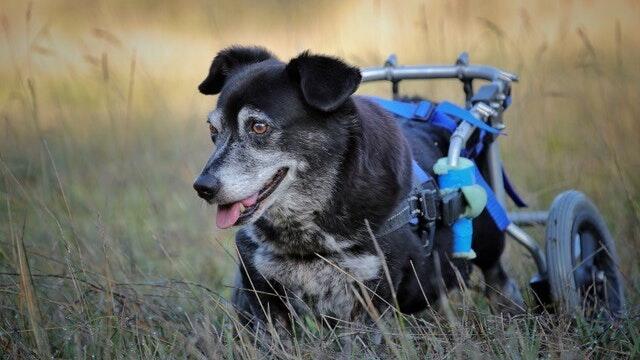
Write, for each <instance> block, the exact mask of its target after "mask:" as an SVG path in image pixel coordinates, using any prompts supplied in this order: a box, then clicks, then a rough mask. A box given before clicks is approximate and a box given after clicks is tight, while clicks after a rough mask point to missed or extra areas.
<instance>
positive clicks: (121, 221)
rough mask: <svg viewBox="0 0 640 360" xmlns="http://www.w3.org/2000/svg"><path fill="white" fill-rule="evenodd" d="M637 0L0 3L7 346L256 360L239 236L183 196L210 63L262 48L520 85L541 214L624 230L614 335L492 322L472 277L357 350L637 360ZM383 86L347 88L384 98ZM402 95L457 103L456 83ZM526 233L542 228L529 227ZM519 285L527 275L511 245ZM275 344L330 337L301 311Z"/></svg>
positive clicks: (540, 323)
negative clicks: (245, 313) (450, 69)
mask: <svg viewBox="0 0 640 360" xmlns="http://www.w3.org/2000/svg"><path fill="white" fill-rule="evenodd" d="M638 19H640V3H638V2H637V1H632V0H629V1H622V0H616V1H609V2H606V3H605V2H599V1H588V0H584V1H567V2H560V3H556V2H552V1H539V2H528V1H498V0H490V1H483V2H481V3H480V2H475V1H470V0H469V1H464V0H455V1H446V2H444V1H443V2H435V1H429V2H424V3H423V2H419V1H414V0H411V1H404V2H402V4H401V5H400V4H398V3H396V2H385V1H374V0H367V1H365V0H362V1H352V0H349V1H341V2H332V1H313V2H312V1H301V2H284V1H275V0H268V1H260V2H257V1H256V2H251V1H227V0H225V1H204V0H202V1H199V0H189V1H181V2H154V1H144V0H143V1H136V2H128V1H121V0H116V1H96V2H75V1H69V0H59V1H35V2H29V3H27V2H25V1H12V0H9V1H5V2H3V3H2V4H0V84H1V85H0V355H2V356H3V357H6V358H48V357H54V358H145V359H146V358H221V357H225V358H254V357H262V356H265V351H264V349H263V348H264V346H263V345H262V344H259V343H255V342H252V339H251V338H250V337H249V336H248V334H247V333H246V331H244V330H243V329H241V328H239V324H238V323H237V321H236V320H235V318H234V317H233V315H232V311H231V307H230V305H229V303H228V301H227V299H228V298H229V294H230V287H229V284H231V282H232V276H233V275H232V273H233V271H232V270H233V268H234V266H235V248H234V245H233V233H232V232H230V231H217V230H216V229H215V224H214V221H213V216H214V209H213V208H212V207H209V206H205V205H204V204H203V203H202V201H200V200H199V199H198V198H197V196H196V194H195V193H194V191H193V189H192V188H191V184H192V181H193V179H194V178H195V176H196V175H197V174H198V172H199V171H200V167H201V166H202V164H203V163H204V161H205V160H206V159H207V157H208V156H209V152H210V151H211V145H210V141H209V138H208V134H207V132H208V130H207V128H206V126H205V124H204V120H205V116H206V114H207V112H208V111H209V110H210V108H211V107H212V106H213V105H214V102H215V99H214V98H211V97H204V96H202V95H200V94H199V93H198V92H197V90H196V87H197V84H198V83H199V82H200V81H201V80H202V79H203V77H204V76H205V73H206V71H207V69H208V66H209V63H210V61H211V59H212V57H213V56H214V54H215V53H216V52H217V51H218V50H219V49H221V48H223V47H225V46H228V45H231V44H259V45H264V46H266V47H268V48H269V49H271V50H272V51H273V52H274V53H276V54H277V55H278V56H280V57H281V58H282V59H288V58H290V57H292V56H295V55H296V54H297V53H299V52H301V51H303V50H306V49H311V50H312V51H314V52H319V53H327V54H333V55H337V56H340V57H343V58H344V59H346V60H348V61H349V62H351V63H353V64H357V65H359V66H373V65H380V64H382V63H383V62H384V60H385V58H386V57H387V55H388V54H390V53H396V54H397V55H398V58H399V61H400V63H403V64H409V63H440V64H451V63H453V62H454V61H455V59H456V57H457V55H458V54H459V53H460V52H461V51H463V50H467V51H468V52H469V53H470V55H471V62H472V63H483V64H490V65H494V66H497V67H501V68H504V69H508V70H510V71H513V72H516V73H518V74H519V76H520V79H521V81H520V83H518V84H516V85H515V87H514V103H513V106H512V107H511V108H510V109H509V110H508V112H507V116H506V118H505V119H506V123H507V126H508V128H507V136H504V137H503V138H502V140H501V141H502V147H503V150H504V159H505V163H506V166H507V168H508V169H509V172H510V175H511V178H512V180H513V181H514V182H515V183H516V184H517V187H518V189H519V190H520V191H521V193H522V194H523V195H524V196H525V197H526V199H527V200H528V201H529V203H530V204H531V205H532V207H534V208H540V209H542V208H545V207H547V206H548V205H549V204H550V202H551V201H552V200H553V198H554V197H555V195H557V194H558V193H559V192H561V191H563V190H564V189H569V188H577V189H580V190H582V191H584V192H586V193H587V194H588V195H589V196H590V197H592V198H593V199H594V201H595V203H596V204H598V206H599V208H600V209H601V210H602V212H603V214H604V216H605V218H606V220H607V222H608V224H609V226H610V229H611V231H612V233H613V235H614V236H615V238H616V240H617V245H618V251H619V253H620V256H621V271H622V272H623V274H624V277H625V280H626V291H627V294H628V297H629V315H628V318H627V319H623V320H621V321H620V322H618V323H616V324H614V325H611V326H609V325H602V324H594V323H588V322H584V321H581V320H580V319H577V320H569V319H562V318H559V317H556V316H550V315H548V314H542V315H536V314H529V315H526V316H522V317H518V318H514V319H507V318H503V317H501V316H495V315H492V314H491V312H490V310H489V308H488V306H487V304H486V302H485V300H484V298H483V296H482V292H481V290H480V289H481V286H482V284H481V282H480V278H479V277H474V281H473V282H472V286H471V287H470V288H469V289H468V290H467V291H465V292H462V293H461V294H456V295H455V296H452V298H451V299H447V300H448V301H446V303H445V304H444V305H445V306H444V307H445V308H446V309H450V310H451V311H440V312H433V311H427V313H425V314H421V315H420V316H417V317H405V316H400V315H398V316H396V317H395V321H394V322H393V323H392V324H389V325H388V326H386V327H384V329H382V330H383V333H384V334H385V336H384V342H383V344H385V346H384V347H383V348H382V349H375V348H369V346H368V345H365V344H364V343H363V344H362V345H361V346H360V347H357V348H356V349H354V353H353V357H354V358H360V357H365V356H366V357H374V356H378V357H381V358H388V357H390V358H394V357H399V358H424V357H425V356H429V357H432V358H510V359H522V358H524V359H535V358H539V357H543V358H563V359H565V358H570V359H573V358H576V359H578V358H605V357H606V358H609V357H612V356H615V357H621V358H638V357H640V323H639V322H638V314H639V310H640V308H639V306H638V305H640V296H639V295H640V293H639V291H638V287H639V286H640V267H639V266H638V261H637V258H638V256H639V255H640V250H639V249H640V145H639V141H638V136H639V135H640V87H639V86H638V83H640V62H639V61H638V59H639V58H640V36H639V35H638V34H639V33H640V22H638ZM388 90H389V89H388V85H386V84H385V85H365V86H362V87H361V89H360V90H359V93H362V94H378V95H386V94H387V92H388ZM401 91H402V92H403V93H406V94H420V95H423V96H426V97H429V98H433V99H451V100H456V101H460V100H461V99H462V91H461V86H460V84H459V83H458V82H455V81H454V82H444V81H436V82H430V83H423V82H413V83H407V84H404V83H403V84H402V85H401ZM534 233H535V234H536V235H537V236H538V238H540V237H542V236H543V234H544V231H543V229H537V230H536V231H535V232H534ZM505 263H506V265H507V267H508V268H509V269H510V271H512V272H513V273H514V274H515V275H516V277H517V279H518V281H519V283H520V285H522V286H523V289H526V284H527V281H528V278H529V276H530V275H531V274H532V273H533V270H534V267H533V263H532V261H531V259H530V258H529V256H528V255H527V254H525V252H524V251H523V249H521V248H520V247H518V246H517V245H515V244H510V245H509V248H508V254H507V256H506V257H505ZM300 323H301V324H300V325H301V326H300V331H299V333H298V334H297V336H296V341H295V342H294V344H293V347H292V349H293V350H291V352H290V353H288V350H285V349H284V347H278V346H276V347H275V348H273V349H271V354H272V356H274V357H282V358H289V357H292V358H308V359H311V358H316V357H325V358H331V357H333V356H334V354H335V353H337V352H338V351H339V346H340V344H339V343H340V342H339V341H338V340H337V337H336V335H335V334H332V333H328V332H327V331H326V329H323V328H322V327H321V326H319V324H318V323H316V322H315V320H313V319H301V320H300Z"/></svg>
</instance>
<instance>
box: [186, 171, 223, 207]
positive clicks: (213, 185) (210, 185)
mask: <svg viewBox="0 0 640 360" xmlns="http://www.w3.org/2000/svg"><path fill="white" fill-rule="evenodd" d="M193 188H194V189H195V190H196V192H197V193H198V196H200V197H201V198H203V199H205V200H207V201H211V200H212V199H213V197H214V196H216V194H217V193H218V190H219V188H220V182H219V181H218V179H216V178H214V177H213V176H209V175H200V176H198V178H197V179H196V182H195V183H193Z"/></svg>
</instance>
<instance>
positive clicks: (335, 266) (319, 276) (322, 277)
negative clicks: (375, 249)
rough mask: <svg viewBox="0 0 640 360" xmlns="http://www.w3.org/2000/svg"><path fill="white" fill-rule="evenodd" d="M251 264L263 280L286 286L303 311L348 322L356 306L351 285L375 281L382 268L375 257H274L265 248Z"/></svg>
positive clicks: (257, 253)
mask: <svg viewBox="0 0 640 360" xmlns="http://www.w3.org/2000/svg"><path fill="white" fill-rule="evenodd" d="M253 260H254V265H255V267H256V269H257V270H258V271H259V272H260V274H262V276H264V277H265V278H266V279H267V280H275V281H277V282H278V283H280V284H282V285H283V286H285V287H286V288H287V289H288V290H289V291H290V292H291V295H292V296H294V297H295V299H293V300H294V301H295V302H296V303H300V302H303V303H304V305H306V306H303V307H302V308H308V309H311V310H312V311H313V312H314V313H315V314H316V315H330V316H335V317H338V318H341V319H348V318H349V316H350V314H352V310H353V307H354V306H355V305H357V303H356V302H357V299H356V297H355V294H354V291H353V289H354V287H353V286H354V285H355V288H358V285H357V283H356V282H357V281H367V280H372V279H375V278H377V277H378V276H379V273H380V268H381V266H380V265H381V264H380V258H379V257H378V256H376V255H371V254H361V255H347V254H335V255H333V256H330V257H325V258H322V257H320V256H317V257H315V258H305V259H300V258H297V257H288V256H284V255H277V254H275V253H274V252H273V251H272V250H270V249H269V247H268V246H267V245H264V244H262V245H261V246H260V247H259V248H258V250H257V251H256V253H255V255H254V259H253ZM294 301H292V302H294ZM296 307H298V308H300V306H296Z"/></svg>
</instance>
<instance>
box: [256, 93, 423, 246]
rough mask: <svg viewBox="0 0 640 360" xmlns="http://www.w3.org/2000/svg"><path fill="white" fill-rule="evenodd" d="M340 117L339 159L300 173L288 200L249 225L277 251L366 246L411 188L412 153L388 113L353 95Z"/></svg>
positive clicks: (262, 239)
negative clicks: (328, 165) (342, 136)
mask: <svg viewBox="0 0 640 360" xmlns="http://www.w3.org/2000/svg"><path fill="white" fill-rule="evenodd" d="M350 105H351V108H350V109H348V111H347V112H346V114H347V115H344V116H343V118H342V121H343V122H344V126H345V129H346V133H345V142H344V147H343V148H342V149H340V150H341V154H340V155H341V156H338V157H337V159H340V160H339V161H338V162H336V163H335V164H334V166H333V167H332V168H330V169H320V171H323V172H324V173H323V174H322V175H321V176H316V174H313V173H307V174H306V175H301V178H300V181H299V182H298V184H297V186H296V188H295V189H294V191H292V192H291V195H290V199H287V200H285V201H283V202H282V204H281V205H276V206H273V207H272V208H271V209H269V210H268V211H267V213H265V215H264V216H262V217H261V218H260V219H258V221H256V223H255V224H254V226H253V227H254V229H253V230H254V234H255V235H257V236H258V237H259V238H260V239H261V241H263V242H265V243H268V244H269V245H270V246H271V247H272V248H274V249H275V250H276V251H278V252H281V253H292V254H297V255H311V254H314V253H319V254H328V253H335V252H342V251H345V250H346V249H349V248H351V247H356V246H357V247H370V245H371V236H370V231H375V230H376V229H377V228H378V227H379V226H380V225H381V224H382V223H384V221H386V219H387V217H388V216H389V214H390V213H391V211H392V210H393V209H394V208H395V207H396V205H397V204H398V203H399V201H400V200H401V199H403V198H404V197H405V196H406V195H407V194H408V192H409V190H410V188H411V152H410V148H409V145H408V144H407V142H406V139H405V138H404V136H403V135H402V133H401V132H400V129H399V128H398V126H397V125H396V121H395V120H394V119H393V118H390V117H389V115H387V114H386V113H384V112H382V111H380V109H379V108H377V107H375V106H373V105H372V104H371V103H370V102H369V101H368V100H365V99H362V98H354V101H353V102H352V103H351V104H350Z"/></svg>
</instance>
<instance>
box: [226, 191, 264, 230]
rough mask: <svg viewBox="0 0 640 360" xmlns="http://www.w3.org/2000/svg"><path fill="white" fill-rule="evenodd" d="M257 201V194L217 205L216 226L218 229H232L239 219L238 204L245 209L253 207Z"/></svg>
mask: <svg viewBox="0 0 640 360" xmlns="http://www.w3.org/2000/svg"><path fill="white" fill-rule="evenodd" d="M257 200H258V193H255V194H253V195H251V196H250V197H248V198H246V199H243V200H240V201H237V202H234V203H231V204H226V205H218V214H217V216H216V225H217V226H218V228H220V229H226V228H230V227H232V226H233V225H234V224H235V223H236V222H237V221H238V219H239V218H240V204H242V205H244V206H245V207H250V206H252V205H255V203H256V201H257Z"/></svg>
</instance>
